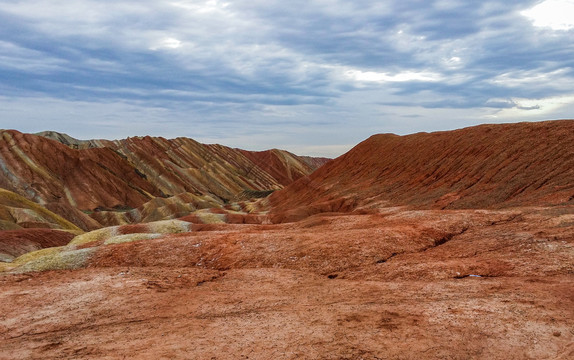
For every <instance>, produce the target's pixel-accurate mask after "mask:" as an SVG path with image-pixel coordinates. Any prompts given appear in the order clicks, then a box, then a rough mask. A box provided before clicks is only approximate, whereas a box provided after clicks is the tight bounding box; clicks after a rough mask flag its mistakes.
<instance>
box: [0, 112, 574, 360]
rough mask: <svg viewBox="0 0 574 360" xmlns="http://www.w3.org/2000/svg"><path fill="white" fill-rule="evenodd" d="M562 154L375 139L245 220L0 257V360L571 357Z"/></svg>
mask: <svg viewBox="0 0 574 360" xmlns="http://www.w3.org/2000/svg"><path fill="white" fill-rule="evenodd" d="M489 129H490V130H489ZM489 133H491V134H494V135H493V136H492V137H491V138H489V136H490V135H488V134H489ZM449 134H450V136H449ZM527 134H531V135H529V136H530V138H529V139H525V137H527V136H528V135H527ZM453 138H455V139H456V140H453ZM389 139H390V140H389ZM401 139H402V140H401ZM489 139H490V142H491V145H488V140H489ZM504 139H506V140H504ZM388 141H391V145H388V144H387V142H388ZM453 143H454V144H455V145H453ZM509 144H510V145H509ZM544 144H547V145H546V146H545V145H544ZM387 146H389V147H390V148H395V149H396V148H401V147H402V149H404V151H403V152H402V153H395V154H394V155H393V156H390V155H389V156H387V157H384V156H382V155H380V154H385V153H388V151H390V150H387V148H386V147H387ZM406 149H411V150H409V151H410V152H409V151H407V150H406ZM509 149H510V150H509ZM573 149H574V122H572V121H561V122H545V123H538V124H515V125H503V126H487V127H478V128H471V129H463V130H459V131H457V132H450V133H435V134H417V135H412V136H410V137H396V138H395V137H390V136H382V137H381V136H378V137H374V138H371V139H369V140H367V141H366V142H364V143H362V144H360V145H359V146H357V147H356V148H355V149H353V150H352V151H351V152H349V153H348V154H346V155H345V156H343V157H341V158H338V159H336V160H334V161H332V162H330V163H329V164H327V165H326V166H324V167H322V168H320V169H319V170H318V171H316V172H314V173H313V174H312V175H310V176H309V177H303V178H301V179H299V180H298V181H296V182H295V183H293V184H292V185H289V186H287V187H286V188H285V189H284V190H281V191H277V192H275V193H274V194H273V195H271V197H269V198H267V199H264V200H260V201H259V202H258V203H257V204H256V205H257V206H253V207H252V208H249V209H247V208H244V207H243V208H241V207H240V206H239V205H237V206H238V207H235V208H232V207H230V208H224V209H221V208H219V209H211V210H209V209H203V210H199V211H196V212H194V213H193V214H190V215H188V216H184V217H181V218H179V219H172V220H164V221H159V222H150V223H147V224H124V225H118V226H111V227H105V228H102V229H97V230H94V231H91V232H85V233H81V232H78V230H77V229H76V230H74V229H68V230H66V234H68V235H67V236H69V237H70V238H71V240H70V241H69V242H65V243H57V244H56V243H54V244H52V245H50V246H49V247H45V248H42V249H40V250H38V251H32V252H26V253H23V254H21V255H14V256H15V257H14V259H11V260H10V261H9V262H4V263H0V265H1V267H0V270H3V271H4V272H3V275H0V358H1V359H40V358H41V359H70V358H73V359H124V358H136V359H247V358H249V359H572V358H574V201H573V198H574V181H573V180H572V179H574V176H573V171H574V170H572V168H570V167H569V166H566V165H567V164H569V163H570V161H571V160H572V159H574V155H573V154H574V152H573ZM367 150H368V151H367ZM383 150H384V151H383ZM481 151H486V152H487V153H486V154H483V153H481ZM374 154H379V155H378V156H376V155H374ZM415 154H420V156H421V157H422V158H423V160H420V161H417V160H416V158H413V157H414V156H415ZM433 154H434V155H433ZM437 154H442V156H441V157H440V158H439V159H438V160H436V161H431V160H432V158H433V156H436V155H437ZM534 154H536V157H535V158H533V156H534ZM401 157H402V159H403V161H400V158H401ZM470 159H477V160H476V161H474V162H472V163H470V164H469V163H468V162H469V160H470ZM504 159H508V160H507V161H506V162H505V161H504ZM404 164H410V167H404V166H403V165H404ZM441 164H443V165H444V166H442V165H441ZM548 164H552V166H551V167H548ZM565 164H566V165H565ZM401 167H402V168H403V170H402V171H401V170H400V169H401ZM268 171H269V172H271V170H268ZM429 177H430V178H429ZM337 178H338V180H337ZM481 193H482V194H483V197H484V198H482V199H481V198H480V194H481ZM417 194H418V195H417ZM9 199H13V197H10V198H9ZM7 201H8V200H6V202H7ZM11 201H12V200H11ZM18 231H23V230H21V229H13V230H10V232H11V233H12V234H13V235H12V236H16V235H17V236H20V238H22V239H23V235H22V234H21V233H18ZM34 231H36V232H38V231H39V230H34ZM42 231H45V232H46V233H50V234H52V233H53V231H56V230H48V229H45V230H42ZM58 231H62V230H58ZM4 233H8V232H4ZM71 233H73V234H72V235H69V234H71ZM0 234H2V233H0ZM30 236H31V235H30ZM50 236H53V235H50ZM72 236H73V237H72ZM25 240H26V241H29V242H34V243H36V244H37V245H36V246H38V247H43V246H44V245H45V243H42V244H40V241H39V240H38V238H34V237H33V236H31V237H28V238H26V239H25ZM10 244H13V242H10V243H8V242H5V245H4V246H6V247H7V248H8V247H9V246H12V245H10ZM30 246H32V245H30ZM10 249H12V251H16V250H18V249H15V248H14V247H13V246H12V247H10Z"/></svg>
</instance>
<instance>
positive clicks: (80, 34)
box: [0, 0, 574, 156]
mask: <svg viewBox="0 0 574 360" xmlns="http://www.w3.org/2000/svg"><path fill="white" fill-rule="evenodd" d="M0 3H1V6H0V35H1V36H0V128H5V129H17V130H20V131H23V132H38V131H42V130H56V131H60V132H65V133H68V134H70V135H71V136H74V137H76V138H80V139H90V138H108V139H118V138H125V137H127V136H135V135H153V136H164V137H168V138H173V137H178V136H187V137H191V138H194V139H196V140H198V141H201V142H207V143H221V144H224V145H228V146H234V147H241V148H245V149H250V150H262V149H266V148H274V147H278V148H283V149H287V150H290V151H293V152H295V153H297V154H301V155H322V156H338V155H340V154H341V153H343V152H344V151H346V150H348V149H349V148H350V147H351V146H353V145H355V144H356V143H358V142H360V141H362V140H364V139H365V138H367V137H369V136H370V135H372V134H375V133H386V132H392V133H397V134H408V133H414V132H419V131H436V130H448V129H455V128H461V127H466V126H471V125H476V124H480V123H502V122H517V121H536V120H545V119H561V118H574V85H573V84H574V16H573V15H572V14H574V0H546V1H541V0H481V1H470V0H380V1H374V0H305V1H302V0H290V1H284V0H281V1H279V0H229V1H225V0H207V1H206V0H172V1H170V0H165V1H164V0H114V1H101V0H74V1H69V0H1V1H0Z"/></svg>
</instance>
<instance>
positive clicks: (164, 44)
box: [150, 37, 183, 51]
mask: <svg viewBox="0 0 574 360" xmlns="http://www.w3.org/2000/svg"><path fill="white" fill-rule="evenodd" d="M182 45H183V43H182V42H181V41H179V40H178V39H176V38H172V37H167V38H164V39H161V40H160V41H159V42H158V43H157V44H155V45H152V46H151V47H150V50H154V51H156V50H160V49H177V48H180V47H181V46H182Z"/></svg>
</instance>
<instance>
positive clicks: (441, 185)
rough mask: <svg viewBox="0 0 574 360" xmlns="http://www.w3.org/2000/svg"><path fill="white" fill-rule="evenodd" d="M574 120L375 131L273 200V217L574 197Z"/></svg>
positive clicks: (561, 200) (558, 201) (561, 201)
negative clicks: (424, 130)
mask: <svg viewBox="0 0 574 360" xmlns="http://www.w3.org/2000/svg"><path fill="white" fill-rule="evenodd" d="M573 178H574V121H572V120H562V121H547V122H538V123H519V124H504V125H481V126H476V127H471V128H466V129H461V130H455V131H448V132H436V133H430V134H429V133H418V134H413V135H408V136H397V135H389V134H383V135H375V136H372V137H371V138H369V139H367V140H365V141H364V142H362V143H360V144H359V145H357V146H356V147H355V148H353V149H352V150H351V151H349V152H348V153H347V154H345V155H343V156H341V157H339V158H337V159H335V160H333V161H331V162H330V163H328V164H326V165H325V166H323V167H322V168H320V169H318V170H317V171H316V172H314V173H313V174H311V175H310V176H309V177H305V178H302V179H300V180H298V181H296V182H295V183H293V184H292V185H290V186H288V187H287V188H285V189H284V190H282V191H278V192H275V193H274V194H273V195H272V196H271V197H270V199H269V200H270V203H271V205H272V207H273V210H272V212H271V219H272V221H274V222H282V221H294V220H298V219H301V218H303V217H305V216H308V215H310V214H313V213H318V212H329V211H336V212H337V211H349V210H351V209H356V208H362V209H367V208H370V207H374V208H376V207H380V206H401V205H408V206H412V207H416V208H436V209H461V208H500V207H511V206H522V205H556V204H565V203H572V201H573V199H574V182H573V181H572V179H573Z"/></svg>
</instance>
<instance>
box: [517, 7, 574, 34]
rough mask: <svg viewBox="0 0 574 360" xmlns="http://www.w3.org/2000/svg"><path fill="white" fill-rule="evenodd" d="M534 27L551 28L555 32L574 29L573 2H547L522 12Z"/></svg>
mask: <svg viewBox="0 0 574 360" xmlns="http://www.w3.org/2000/svg"><path fill="white" fill-rule="evenodd" d="M521 14H522V15H524V16H526V17H527V18H529V19H530V20H531V21H532V23H533V24H534V26H537V27H549V28H551V29H553V30H570V29H572V28H574V1H573V0H546V1H543V2H541V3H540V4H538V5H536V6H534V7H532V8H530V9H528V10H524V11H522V12H521Z"/></svg>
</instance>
